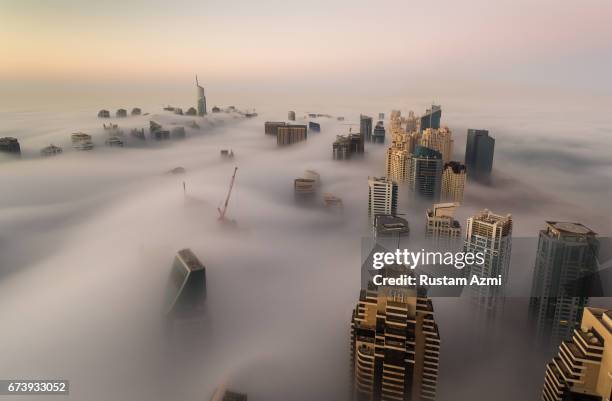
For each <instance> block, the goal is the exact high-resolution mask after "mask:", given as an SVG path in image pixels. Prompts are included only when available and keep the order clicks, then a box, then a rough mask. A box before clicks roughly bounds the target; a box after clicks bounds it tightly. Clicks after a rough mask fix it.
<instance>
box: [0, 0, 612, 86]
mask: <svg viewBox="0 0 612 401" xmlns="http://www.w3.org/2000/svg"><path fill="white" fill-rule="evenodd" d="M611 15H612V4H611V3H610V2H609V1H606V0H586V1H581V2H576V1H569V0H561V1H553V0H540V1H537V2H533V1H527V0H519V1H509V0H500V1H495V2H491V1H485V0H471V1H462V2H457V1H452V0H440V1H430V2H423V1H399V0H383V1H377V2H372V1H365V0H358V1H348V0H337V1H323V0H313V1H309V2H307V3H296V2H287V1H281V0H263V1H245V0H236V1H232V2H231V3H227V2H224V1H219V0H205V1H185V0H183V1H173V2H169V1H140V0H137V1H130V2H125V1H116V0H111V1H105V2H97V1H96V2H94V1H71V0H57V1H36V0H19V1H17V0H15V1H14V0H2V1H0V37H2V38H4V39H5V40H3V41H0V51H1V53H2V55H3V62H2V63H0V85H3V86H5V89H7V90H11V91H17V89H19V91H24V90H30V89H32V87H35V88H37V90H41V89H42V88H45V87H47V86H51V87H63V88H65V87H66V86H71V85H75V86H76V87H81V88H88V87H90V86H92V85H94V86H95V85H99V86H102V87H108V86H109V85H110V86H119V87H125V86H126V85H128V87H130V86H138V85H145V86H151V85H162V86H164V85H167V86H171V85H174V84H177V83H181V82H185V81H187V82H189V83H190V84H191V81H192V79H193V75H194V74H195V73H198V74H199V75H200V77H201V80H202V81H203V82H205V84H206V85H207V86H210V87H217V86H223V87H226V88H229V87H238V88H245V87H247V88H259V89H261V88H262V87H263V88H266V89H267V90H270V89H274V88H276V89H279V90H280V89H282V88H294V89H307V88H313V87H314V88H317V89H321V88H327V89H329V88H335V89H343V90H364V91H370V92H371V91H374V92H376V90H385V91H394V90H396V91H402V90H413V91H416V90H419V89H427V90H429V91H430V92H431V91H440V92H446V91H456V90H464V89H466V88H469V89H470V90H484V91H487V90H491V88H497V89H499V88H506V89H508V88H515V89H516V88H522V89H525V90H526V89H528V88H530V89H532V90H533V89H534V88H536V89H537V88H544V89H546V90H556V91H559V90H562V91H570V92H578V93H587V94H600V95H601V94H605V95H610V94H611V93H612V82H611V80H609V79H607V76H606V73H607V71H609V70H610V69H612V28H610V26H609V18H610V16H611ZM16 88H17V89H16Z"/></svg>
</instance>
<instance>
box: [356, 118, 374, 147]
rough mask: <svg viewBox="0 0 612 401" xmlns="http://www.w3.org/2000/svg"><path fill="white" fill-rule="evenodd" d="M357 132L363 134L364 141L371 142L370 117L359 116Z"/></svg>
mask: <svg viewBox="0 0 612 401" xmlns="http://www.w3.org/2000/svg"><path fill="white" fill-rule="evenodd" d="M359 132H361V133H362V134H363V136H364V139H365V140H366V141H368V142H370V141H371V140H372V117H368V116H364V115H360V116H359Z"/></svg>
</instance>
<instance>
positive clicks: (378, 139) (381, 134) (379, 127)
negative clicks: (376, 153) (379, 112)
mask: <svg viewBox="0 0 612 401" xmlns="http://www.w3.org/2000/svg"><path fill="white" fill-rule="evenodd" d="M372 143H385V126H384V125H383V122H382V121H379V122H377V123H376V127H374V133H373V134H372Z"/></svg>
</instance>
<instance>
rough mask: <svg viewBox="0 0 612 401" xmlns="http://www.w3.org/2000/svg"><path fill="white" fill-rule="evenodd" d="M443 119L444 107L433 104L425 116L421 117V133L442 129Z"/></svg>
mask: <svg viewBox="0 0 612 401" xmlns="http://www.w3.org/2000/svg"><path fill="white" fill-rule="evenodd" d="M441 119H442V107H440V106H437V105H434V104H432V105H431V108H430V109H427V110H425V114H423V115H422V116H421V121H420V125H419V131H420V132H423V131H424V130H425V129H427V128H434V129H439V128H440V120H441Z"/></svg>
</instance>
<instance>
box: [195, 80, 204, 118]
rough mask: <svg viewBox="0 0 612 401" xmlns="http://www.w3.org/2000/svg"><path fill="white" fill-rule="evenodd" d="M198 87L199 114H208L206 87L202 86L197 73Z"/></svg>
mask: <svg viewBox="0 0 612 401" xmlns="http://www.w3.org/2000/svg"><path fill="white" fill-rule="evenodd" d="M196 89H197V96H198V99H197V100H198V116H200V117H201V116H204V115H206V95H205V94H204V87H203V86H200V83H199V82H198V76H197V75H196Z"/></svg>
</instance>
